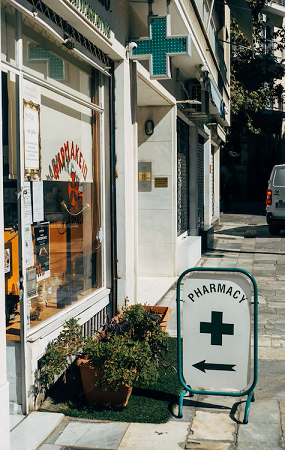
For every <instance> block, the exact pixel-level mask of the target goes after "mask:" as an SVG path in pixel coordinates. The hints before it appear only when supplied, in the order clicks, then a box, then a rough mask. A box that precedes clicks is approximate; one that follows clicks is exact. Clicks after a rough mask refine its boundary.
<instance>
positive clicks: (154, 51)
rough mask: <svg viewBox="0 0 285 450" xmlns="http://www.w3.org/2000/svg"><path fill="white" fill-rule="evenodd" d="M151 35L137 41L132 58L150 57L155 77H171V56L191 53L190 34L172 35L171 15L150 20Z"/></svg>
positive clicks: (152, 76) (152, 72) (152, 73)
mask: <svg viewBox="0 0 285 450" xmlns="http://www.w3.org/2000/svg"><path fill="white" fill-rule="evenodd" d="M149 28H150V32H149V34H150V37H149V38H142V39H140V40H138V41H136V44H137V48H135V49H134V50H133V51H132V54H131V58H132V59H149V60H150V76H151V78H155V79H169V78H171V71H170V56H175V55H183V54H184V55H190V56H191V48H190V42H191V41H190V35H188V36H170V34H169V33H170V15H167V16H164V17H155V18H153V19H151V21H150V27H149Z"/></svg>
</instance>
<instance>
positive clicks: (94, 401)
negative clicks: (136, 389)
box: [76, 359, 132, 407]
mask: <svg viewBox="0 0 285 450" xmlns="http://www.w3.org/2000/svg"><path fill="white" fill-rule="evenodd" d="M76 365H77V366H79V368H80V375H81V381H82V387H83V391H84V394H85V398H86V401H87V403H88V405H89V406H113V407H121V406H126V405H127V404H128V401H129V398H130V395H131V393H132V388H131V387H130V386H122V387H120V388H119V389H118V390H117V391H113V390H112V389H111V386H95V385H96V384H97V383H98V381H100V379H101V378H102V377H103V374H104V372H103V370H98V369H94V368H93V367H91V365H90V363H89V361H88V360H87V359H78V360H77V361H76Z"/></svg>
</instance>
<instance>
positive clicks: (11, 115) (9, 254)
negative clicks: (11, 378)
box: [2, 72, 20, 341]
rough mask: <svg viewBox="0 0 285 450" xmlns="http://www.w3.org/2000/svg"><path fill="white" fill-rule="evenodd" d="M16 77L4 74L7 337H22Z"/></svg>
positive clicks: (10, 338)
mask: <svg viewBox="0 0 285 450" xmlns="http://www.w3.org/2000/svg"><path fill="white" fill-rule="evenodd" d="M15 129H16V76H15V75H14V74H13V73H11V72H8V73H2V132H3V142H2V143H3V200H4V242H5V248H4V271H5V300H6V302H5V303H6V336H7V340H16V341H17V340H20V315H19V257H18V252H19V241H18V209H17V179H16V177H15V175H14V170H13V169H14V164H15V163H16V131H15Z"/></svg>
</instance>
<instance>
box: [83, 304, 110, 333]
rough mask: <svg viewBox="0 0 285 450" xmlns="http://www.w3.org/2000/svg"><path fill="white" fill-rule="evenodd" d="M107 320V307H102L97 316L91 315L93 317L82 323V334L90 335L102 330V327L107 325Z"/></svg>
mask: <svg viewBox="0 0 285 450" xmlns="http://www.w3.org/2000/svg"><path fill="white" fill-rule="evenodd" d="M106 322H107V307H106V306H105V308H103V309H101V311H99V312H98V313H97V314H95V316H93V317H91V319H89V320H87V322H85V323H84V324H83V325H82V327H81V328H82V336H83V337H90V336H92V335H93V334H95V333H96V331H98V330H100V328H101V327H102V326H103V325H105V323H106Z"/></svg>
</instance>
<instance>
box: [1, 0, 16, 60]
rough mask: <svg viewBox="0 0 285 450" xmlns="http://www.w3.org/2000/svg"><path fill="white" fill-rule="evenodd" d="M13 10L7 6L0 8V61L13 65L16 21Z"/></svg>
mask: <svg viewBox="0 0 285 450" xmlns="http://www.w3.org/2000/svg"><path fill="white" fill-rule="evenodd" d="M13 10H14V8H12V7H11V6H9V5H6V6H2V7H1V60H2V61H5V62H8V63H10V64H14V65H15V60H16V57H15V55H16V52H15V46H16V39H15V22H16V20H15V15H14V11H13Z"/></svg>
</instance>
